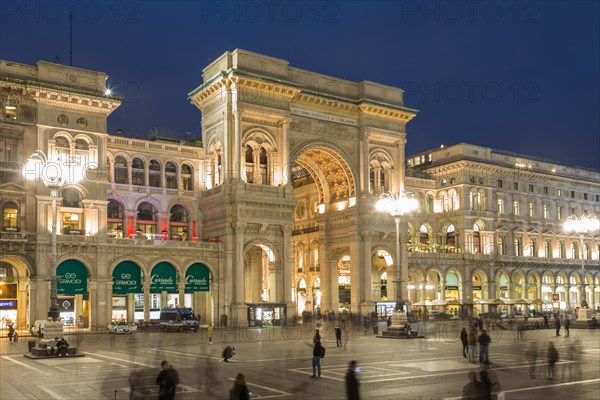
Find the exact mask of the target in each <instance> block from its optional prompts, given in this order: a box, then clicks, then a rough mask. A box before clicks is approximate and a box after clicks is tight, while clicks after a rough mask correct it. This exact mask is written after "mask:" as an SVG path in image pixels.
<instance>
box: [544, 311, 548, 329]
mask: <svg viewBox="0 0 600 400" xmlns="http://www.w3.org/2000/svg"><path fill="white" fill-rule="evenodd" d="M544 328H545V329H548V316H547V315H546V314H544Z"/></svg>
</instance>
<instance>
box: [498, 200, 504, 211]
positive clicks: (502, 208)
mask: <svg viewBox="0 0 600 400" xmlns="http://www.w3.org/2000/svg"><path fill="white" fill-rule="evenodd" d="M498 214H504V199H498Z"/></svg>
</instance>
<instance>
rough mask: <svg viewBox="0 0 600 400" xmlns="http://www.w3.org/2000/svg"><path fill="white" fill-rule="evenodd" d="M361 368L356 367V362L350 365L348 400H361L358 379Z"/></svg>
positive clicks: (347, 380) (347, 385)
mask: <svg viewBox="0 0 600 400" xmlns="http://www.w3.org/2000/svg"><path fill="white" fill-rule="evenodd" d="M359 371H360V368H358V367H357V366H356V361H355V360H352V361H350V362H349V363H348V370H347V371H346V378H345V380H346V398H347V399H348V400H359V399H360V394H359V387H360V380H359V379H358V375H357V374H358V372H359Z"/></svg>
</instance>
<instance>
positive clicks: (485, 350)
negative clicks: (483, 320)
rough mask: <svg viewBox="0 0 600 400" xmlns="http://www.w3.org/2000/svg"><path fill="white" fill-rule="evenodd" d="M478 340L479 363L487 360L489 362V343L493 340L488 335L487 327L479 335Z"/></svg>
mask: <svg viewBox="0 0 600 400" xmlns="http://www.w3.org/2000/svg"><path fill="white" fill-rule="evenodd" d="M477 341H478V342H479V363H480V364H483V363H484V362H486V361H487V362H489V361H490V360H489V358H490V356H489V345H490V343H491V342H492V339H491V338H490V336H489V335H488V333H487V329H485V328H484V329H483V331H481V335H479V338H478V339H477Z"/></svg>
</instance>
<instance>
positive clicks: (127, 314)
mask: <svg viewBox="0 0 600 400" xmlns="http://www.w3.org/2000/svg"><path fill="white" fill-rule="evenodd" d="M142 292H143V289H142V271H141V269H140V267H139V266H138V265H137V264H135V263H134V262H131V261H123V262H121V263H120V264H119V265H117V266H116V267H115V269H114V271H113V287H112V314H111V318H112V320H113V321H129V322H133V321H136V320H140V319H144V301H143V298H144V297H143V296H144V295H143V294H142ZM136 295H138V296H140V295H141V296H142V302H141V303H142V304H141V307H140V308H138V307H136V304H135V303H136V302H135V296H136Z"/></svg>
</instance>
